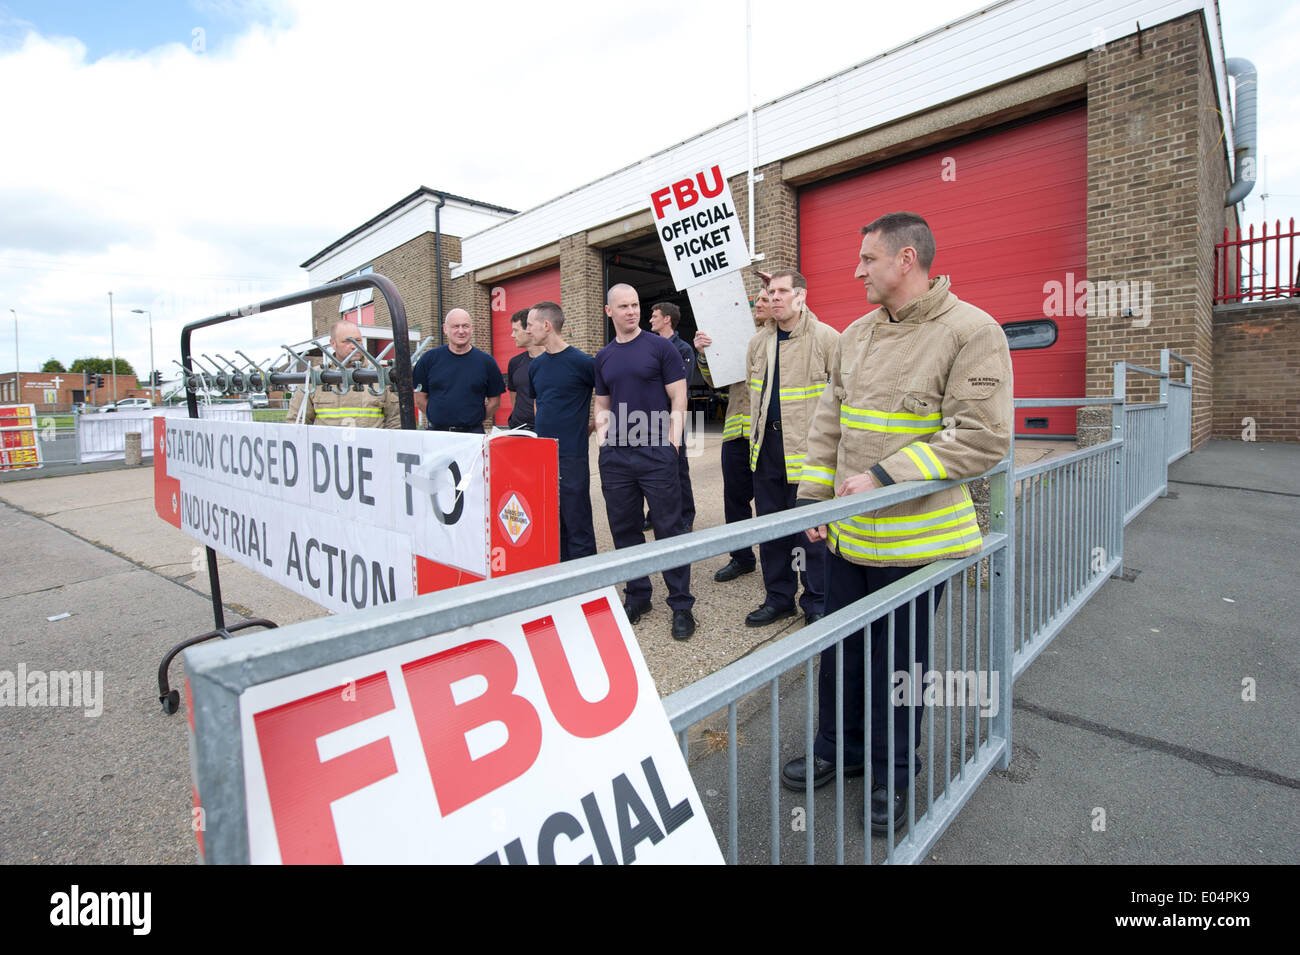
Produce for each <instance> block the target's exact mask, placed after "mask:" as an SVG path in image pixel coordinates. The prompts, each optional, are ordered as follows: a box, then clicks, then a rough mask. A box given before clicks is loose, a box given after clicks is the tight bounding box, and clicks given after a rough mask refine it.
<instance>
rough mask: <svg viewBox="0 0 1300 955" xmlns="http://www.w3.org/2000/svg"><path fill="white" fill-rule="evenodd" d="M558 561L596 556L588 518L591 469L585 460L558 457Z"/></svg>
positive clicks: (594, 533)
mask: <svg viewBox="0 0 1300 955" xmlns="http://www.w3.org/2000/svg"><path fill="white" fill-rule="evenodd" d="M559 463H560V560H576V559H577V558H579V557H590V556H591V555H592V554H594V553H596V528H595V526H594V524H593V523H592V518H591V467H590V465H589V463H588V461H587V456H586V455H585V454H583V455H574V456H571V457H561V458H560V459H559Z"/></svg>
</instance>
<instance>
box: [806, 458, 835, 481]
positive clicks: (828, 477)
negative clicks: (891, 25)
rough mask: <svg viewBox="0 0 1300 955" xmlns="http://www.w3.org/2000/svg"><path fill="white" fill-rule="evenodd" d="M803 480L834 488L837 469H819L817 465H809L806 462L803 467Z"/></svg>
mask: <svg viewBox="0 0 1300 955" xmlns="http://www.w3.org/2000/svg"><path fill="white" fill-rule="evenodd" d="M801 480H804V481H813V482H815V483H817V484H825V485H826V486H827V487H834V486H835V469H834V468H823V467H818V466H817V465H816V464H808V463H807V462H806V461H805V462H804V466H803V477H802V479H801Z"/></svg>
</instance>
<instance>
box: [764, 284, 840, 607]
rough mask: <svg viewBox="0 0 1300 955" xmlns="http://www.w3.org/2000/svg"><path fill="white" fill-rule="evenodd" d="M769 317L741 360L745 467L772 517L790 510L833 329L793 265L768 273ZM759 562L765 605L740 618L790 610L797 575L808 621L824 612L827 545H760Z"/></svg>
mask: <svg viewBox="0 0 1300 955" xmlns="http://www.w3.org/2000/svg"><path fill="white" fill-rule="evenodd" d="M768 294H769V296H770V297H771V309H772V319H773V321H771V322H769V323H768V324H767V325H766V326H764V328H763V329H762V330H761V331H760V332H759V333H758V334H757V335H755V336H754V337H753V339H751V340H750V343H749V351H748V356H747V360H746V366H747V368H748V373H747V374H748V378H749V386H750V392H749V394H750V400H751V408H750V416H749V418H750V430H749V466H750V470H751V471H753V473H754V510H755V511H757V512H758V513H759V514H774V513H776V512H777V511H783V510H787V509H789V508H791V507H794V503H795V491H796V490H797V488H798V484H799V479H800V477H801V476H802V474H803V468H804V458H805V454H806V451H807V444H808V425H809V422H810V421H811V420H812V415H813V409H814V408H816V407H817V401H818V399H819V398H820V397H821V395H822V392H823V391H825V390H826V384H827V381H828V379H829V378H830V368H831V356H832V355H833V354H834V352H835V343H836V342H837V341H838V340H839V333H838V332H836V331H835V329H833V328H831V327H830V326H829V325H823V324H822V323H821V322H820V321H818V320H817V316H816V315H814V314H813V313H812V312H810V311H809V310H808V309H807V308H806V307H805V299H806V297H807V294H808V283H807V281H806V280H805V279H804V277H803V276H802V275H800V274H799V273H798V272H795V271H793V270H791V269H781V270H777V271H774V272H773V273H772V275H771V278H770V280H769V284H768ZM758 554H759V560H760V561H761V562H762V564H763V587H764V589H765V595H764V598H763V604H762V606H760V607H759V608H758V609H757V610H755V611H753V612H752V613H750V614H749V616H748V617H746V618H745V624H746V625H747V626H751V627H761V626H764V625H766V624H769V623H772V622H773V621H775V620H779V619H781V618H783V617H789V616H793V615H794V613H795V594H796V592H797V590H798V587H797V584H798V578H797V576H796V574H797V573H801V574H802V577H803V595H802V597H801V599H800V606H801V607H802V609H803V612H804V619H805V620H806V621H807V622H808V623H812V622H814V621H816V620H817V619H818V618H819V617H821V616H822V614H823V613H825V610H826V608H825V585H824V581H825V576H826V574H825V568H826V548H825V546H824V545H823V544H822V543H821V542H820V541H816V542H813V543H809V542H807V541H804V540H803V539H802V538H800V537H799V536H798V535H791V536H789V537H784V538H780V539H778V540H775V541H764V542H762V543H760V544H759V545H758Z"/></svg>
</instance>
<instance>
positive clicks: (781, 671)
mask: <svg viewBox="0 0 1300 955" xmlns="http://www.w3.org/2000/svg"><path fill="white" fill-rule="evenodd" d="M1012 459H1013V458H1012V457H1010V456H1009V457H1008V458H1007V459H1005V460H1003V461H1002V462H1001V463H1000V464H998V465H997V466H996V467H995V468H993V469H992V470H991V471H990V472H989V473H988V475H987V476H988V477H989V479H990V492H991V493H990V497H991V503H990V512H991V518H990V532H989V534H988V535H986V536H985V538H984V546H983V549H982V551H981V552H980V553H979V554H975V555H972V556H970V557H966V558H961V559H956V560H938V561H935V562H934V563H932V564H929V565H927V566H925V567H922V568H919V569H918V570H917V571H915V572H913V573H911V574H909V575H908V576H906V577H904V578H903V579H902V580H899V581H896V582H895V583H893V584H890V585H888V586H886V587H884V588H883V589H881V590H879V591H877V592H875V593H873V594H871V595H869V596H867V597H865V598H863V599H862V600H860V601H858V602H857V603H855V604H853V605H851V606H849V607H846V608H844V609H843V610H840V611H837V612H836V613H833V614H829V615H828V616H827V617H825V618H824V619H823V620H820V621H818V622H817V623H815V624H813V625H812V626H809V627H804V628H803V629H801V630H799V631H796V632H795V633H794V634H792V635H790V636H788V637H785V638H784V639H782V640H781V641H780V642H778V643H776V644H773V645H771V646H767V647H763V648H761V649H760V650H758V651H756V652H755V653H753V654H750V655H749V656H747V657H745V658H744V659H742V660H739V661H737V662H735V663H732V664H731V665H729V666H727V667H724V668H723V669H721V670H719V671H718V672H716V673H713V674H711V675H710V676H707V677H705V678H703V679H702V680H699V681H697V682H696V683H693V684H692V685H690V686H688V687H686V688H685V689H683V690H679V691H678V692H676V693H673V694H672V695H670V696H668V697H666V698H665V699H664V701H663V705H664V710H665V711H666V712H667V714H668V717H669V720H670V721H671V723H672V727H673V730H674V731H675V732H677V734H678V738H679V740H680V742H681V746H682V753H683V755H684V756H686V757H687V758H688V760H689V759H690V756H691V749H690V732H689V731H690V729H691V728H692V727H694V726H696V725H697V724H699V723H701V722H703V721H706V720H708V718H709V717H710V715H711V714H714V713H715V712H717V711H719V709H720V708H722V707H725V710H726V729H725V735H724V733H723V731H712V730H707V729H706V733H705V735H703V736H702V737H698V738H697V739H705V740H707V741H708V743H709V745H710V746H712V745H714V744H716V743H717V741H720V740H723V741H725V743H726V763H727V765H726V770H725V782H723V785H724V787H725V792H726V795H727V806H726V810H727V811H726V817H725V819H726V825H725V829H724V827H723V826H722V823H721V821H720V820H719V819H718V818H717V816H716V814H711V815H710V820H711V821H712V822H713V824H714V827H715V831H716V832H717V834H718V836H719V839H720V841H721V842H722V843H723V844H724V846H725V847H726V854H727V860H728V862H731V863H732V864H736V863H738V862H740V861H742V852H743V851H745V847H744V846H743V841H744V839H743V837H742V833H741V831H740V820H741V819H742V818H745V819H746V820H755V819H764V820H766V823H767V824H766V826H765V827H764V826H757V827H755V826H752V825H747V826H746V832H745V836H748V838H749V840H750V841H751V842H753V843H758V847H757V849H755V848H754V847H753V846H751V847H749V852H748V853H747V854H746V855H745V858H744V861H746V862H757V861H763V862H771V863H773V864H776V863H779V862H780V861H781V858H782V855H781V853H782V844H783V842H786V843H788V842H790V841H791V837H792V836H793V837H794V838H793V841H795V842H800V841H801V842H802V843H803V845H802V848H803V855H804V860H805V861H806V862H807V863H809V864H813V863H815V862H817V861H826V862H831V861H833V862H835V863H843V862H845V861H846V860H850V861H856V860H859V859H860V860H861V861H862V862H865V863H870V862H873V861H877V860H876V854H877V853H879V856H880V858H879V861H885V862H892V863H900V862H901V863H908V862H917V861H919V860H920V859H921V858H923V857H924V855H925V853H926V852H928V851H929V849H930V847H931V846H933V845H934V843H935V841H937V840H938V838H939V837H940V836H941V835H942V834H943V832H944V830H945V829H947V827H948V825H949V824H950V823H951V822H952V820H953V819H954V818H955V817H956V815H957V813H958V812H959V811H960V809H961V807H962V806H963V805H965V803H966V800H967V799H969V798H970V796H971V794H972V793H973V792H974V791H975V789H976V787H978V786H979V784H980V782H981V781H982V780H983V779H984V777H985V776H986V775H987V774H988V772H989V770H991V769H993V768H994V767H997V768H1001V769H1005V768H1006V767H1007V766H1009V765H1010V758H1011V748H1010V747H1011V696H1010V686H1011V666H1010V664H1011V651H1012V646H1011V638H1012V614H1011V590H1010V584H1011V580H1012V574H1011V568H1012V565H1013V563H1014V554H1013V544H1014V539H1015V531H1014V528H1015V509H1014V507H1013V506H1010V505H1009V502H1010V501H1011V500H1012V490H1011V484H1012V476H1011V467H1010V462H1011V460H1012ZM941 483H943V484H950V483H951V482H941ZM935 487H936V485H935V483H934V482H930V483H929V484H928V485H927V486H926V489H927V490H928V491H933V490H934V489H935ZM878 493H879V491H870V492H867V494H864V495H861V497H862V499H863V500H867V499H868V498H869V495H872V494H878ZM816 507H817V509H818V510H820V509H821V507H822V505H817V506H816ZM813 510H814V509H813V508H812V507H807V508H799V510H798V512H799V514H800V516H804V517H805V521H807V518H808V517H813V516H814V513H813ZM743 523H745V524H749V523H752V522H750V521H746V522H743ZM729 526H731V527H739V526H740V524H733V525H729ZM945 590H946V592H947V595H948V599H947V601H946V603H944V605H943V606H944V612H943V613H942V614H939V613H938V609H937V608H938V606H939V604H940V599H941V597H942V595H943V593H944V591H945ZM920 614H924V615H925V618H926V619H925V623H926V626H925V627H924V631H925V634H926V635H925V636H924V639H925V641H926V652H925V653H924V655H923V657H921V658H918V650H919V649H920V647H919V646H918V642H917V641H918V639H920V638H921V634H920V629H921V628H920V627H919V626H918V615H920ZM864 627H866V628H870V629H871V630H872V631H873V632H872V639H871V640H863V641H861V642H862V644H863V647H862V651H861V655H862V663H861V666H862V682H863V686H864V696H863V701H862V712H861V723H862V727H863V732H862V737H863V741H864V744H865V749H866V752H865V754H864V759H863V764H864V767H865V768H866V769H867V770H869V768H870V767H871V765H872V748H873V745H874V744H873V732H872V730H873V718H874V719H879V718H880V716H881V711H882V710H883V715H884V719H885V721H886V727H885V732H884V738H885V741H886V743H885V745H886V754H885V756H886V758H885V759H884V760H883V763H884V765H885V766H887V767H893V766H894V765H895V762H896V758H897V757H898V755H899V754H898V753H897V751H896V746H895V742H894V727H895V724H896V721H897V720H899V719H906V718H907V717H908V716H910V715H912V714H913V711H914V709H921V714H920V717H921V718H920V720H917V719H915V718H913V719H909V720H908V727H907V739H908V746H907V752H915V751H917V750H918V748H919V750H920V754H921V760H922V763H923V764H924V767H925V768H924V770H923V773H922V775H920V776H918V777H917V779H916V783H915V784H914V785H912V786H910V787H908V791H907V796H906V803H907V816H906V830H907V834H906V835H905V836H904V837H903V838H902V839H901V840H899V841H897V842H895V837H894V832H893V830H889V831H887V832H886V833H885V834H884V838H883V840H882V843H883V844H882V845H881V846H880V847H879V849H877V848H876V847H874V846H873V840H872V839H871V838H868V837H867V836H866V833H867V832H869V831H870V829H869V828H868V827H869V824H870V822H869V804H870V800H869V799H868V798H867V797H868V794H869V793H870V787H868V786H867V785H865V783H864V782H854V783H852V784H846V782H845V772H844V766H845V757H844V740H845V726H844V723H845V713H844V709H845V707H844V706H843V705H833V706H831V707H830V709H832V710H833V711H834V713H835V733H834V736H835V741H836V746H835V764H836V767H837V771H836V774H835V780H834V789H833V796H831V795H829V794H827V795H823V796H821V797H820V798H819V797H818V796H817V795H816V794H814V791H813V785H812V780H811V778H808V777H807V774H805V777H806V778H805V786H804V790H803V792H802V793H796V794H795V795H794V797H791V796H789V795H785V794H783V793H782V791H781V788H780V784H779V773H780V768H781V764H782V763H783V762H784V761H785V760H786V759H789V758H793V757H796V756H799V755H810V754H812V752H813V739H814V734H815V721H814V715H813V714H814V710H816V709H818V703H817V701H816V699H815V696H814V689H813V683H814V667H813V663H814V660H815V659H817V658H818V657H820V660H821V666H822V668H823V673H824V671H825V668H826V667H827V666H833V668H834V675H833V679H832V680H828V679H827V678H826V677H825V676H822V677H820V687H819V690H820V692H825V691H826V689H827V687H828V684H833V689H834V699H835V701H836V704H839V703H840V701H842V700H843V699H844V671H845V655H846V650H845V644H846V638H850V639H851V638H852V637H853V635H854V634H855V632H857V631H860V630H862V629H863V628H864ZM902 635H905V636H906V640H907V649H906V653H905V657H904V658H903V659H899V657H898V654H897V649H901V647H896V640H897V639H898V638H899V637H900V636H902ZM936 654H937V655H936ZM922 664H926V665H925V667H924V668H925V671H926V672H925V673H922V672H920V667H921V665H922ZM873 665H875V666H876V667H882V668H883V672H884V674H886V675H887V676H888V684H889V686H890V698H891V699H890V700H889V701H888V702H889V703H890V704H891V705H883V703H884V702H885V701H876V705H877V707H879V708H880V709H879V710H877V711H876V712H875V713H874V714H873V700H872V691H873V688H872V679H871V674H872V670H873ZM939 673H942V674H943V675H944V680H943V682H942V683H940V684H939V686H938V690H939V691H940V692H942V694H943V705H940V706H934V705H925V706H924V708H921V707H920V703H921V702H922V701H924V691H925V687H926V685H930V684H929V679H930V677H931V675H932V674H939ZM958 673H960V674H961V677H960V681H958V679H957V678H956V676H955V675H956V674H958ZM950 674H951V675H953V676H952V678H951V679H949V675H950ZM787 675H794V676H796V677H798V678H801V680H802V683H803V690H804V692H803V694H802V695H803V701H802V707H801V709H802V718H801V719H800V718H796V719H795V720H793V721H792V720H790V719H789V717H788V715H787V716H786V717H785V724H784V725H783V722H782V720H783V717H782V713H783V710H784V711H786V712H787V713H788V710H789V709H795V710H796V711H798V710H799V709H800V707H799V706H798V704H797V703H792V704H790V705H787V706H785V707H783V705H782V702H781V684H782V678H783V677H786V676H787ZM900 675H901V676H902V677H903V678H902V679H900V678H899V676H900ZM981 681H983V682H981ZM949 687H953V688H954V689H955V690H956V692H953V693H948V692H947V691H948V689H949ZM787 689H788V687H787ZM764 691H765V692H764ZM755 695H756V696H757V699H755ZM764 697H765V699H766V709H767V721H766V724H767V725H766V735H767V739H766V743H767V745H766V747H757V746H752V747H748V749H747V757H748V763H749V765H748V766H747V767H745V768H746V769H747V772H746V773H745V776H746V778H755V777H757V778H763V779H764V781H765V785H764V786H763V787H762V790H763V791H764V792H765V797H762V796H760V795H759V792H758V790H757V789H746V790H745V791H744V792H743V793H742V787H741V786H740V784H739V780H740V777H741V771H742V767H741V765H740V749H742V747H741V746H740V740H741V739H742V738H745V739H750V738H752V737H754V736H756V735H758V734H759V733H760V732H761V731H762V729H761V727H760V726H759V720H758V717H757V715H755V716H753V717H751V718H750V719H749V720H747V721H746V736H745V737H741V736H740V735H738V734H739V715H738V714H739V710H740V708H741V707H742V705H743V704H744V702H745V701H746V700H748V701H749V702H750V703H751V704H758V706H759V707H760V708H762V701H763V698H764ZM918 697H919V698H918ZM895 703H897V704H898V705H893V704H895ZM821 709H822V712H825V709H826V708H825V707H822V708H821ZM938 711H941V712H942V714H943V721H942V728H941V729H938V728H937V727H936V721H937V716H936V713H937V712H938ZM854 715H857V714H856V713H855V714H854ZM918 723H919V724H920V725H918ZM751 727H752V728H751ZM797 727H801V728H802V733H801V734H799V735H795V733H794V732H793V730H794V729H796V728H797ZM954 734H955V735H954ZM783 741H784V743H785V746H784V747H783V745H782V743H783ZM783 748H784V749H785V751H786V752H785V755H784V756H783V755H782V749H783ZM940 767H941V768H940ZM719 768H720V767H719ZM699 771H700V768H699V766H698V765H697V766H696V767H694V768H693V773H696V774H698V773H699ZM718 775H721V773H718ZM874 782H875V783H876V784H877V785H883V786H885V788H886V797H887V805H890V806H892V805H893V802H894V790H895V780H894V773H893V772H887V778H886V779H884V780H875V781H874ZM922 784H923V785H924V790H923V792H918V790H920V789H921V786H922ZM850 787H851V789H852V792H851V793H849V792H848V790H849V788H850ZM708 791H709V790H707V789H706V790H705V792H706V793H707V792H708ZM846 796H848V797H849V798H846ZM783 799H784V803H785V805H784V806H783ZM792 800H793V802H792ZM763 801H766V803H767V805H766V807H763V806H762V805H761V803H762V802H763ZM850 802H851V804H852V807H853V812H854V813H855V814H856V817H857V822H859V823H861V830H860V831H861V835H859V829H858V827H857V826H854V827H853V828H851V829H850V828H849V827H847V826H846V825H845V816H846V810H847V806H848V805H849V803H850ZM819 803H820V806H819ZM786 808H788V809H790V810H791V811H792V812H793V813H794V814H795V815H796V816H797V818H798V822H799V827H798V828H797V829H790V830H789V831H787V827H786V821H787V819H788V818H789V816H790V814H788V813H786V812H785V811H784V810H785V809H786ZM819 808H820V810H821V811H822V812H824V813H831V814H832V818H833V825H832V826H831V837H830V839H829V840H823V843H822V845H821V846H819V845H818V844H817V839H816V832H817V829H816V824H817V822H816V820H817V816H818V810H819ZM795 833H804V835H803V836H802V837H799V836H797V835H795ZM764 844H765V845H766V852H764V851H763V845H764ZM819 850H820V851H819ZM819 856H820V857H821V858H820V859H819Z"/></svg>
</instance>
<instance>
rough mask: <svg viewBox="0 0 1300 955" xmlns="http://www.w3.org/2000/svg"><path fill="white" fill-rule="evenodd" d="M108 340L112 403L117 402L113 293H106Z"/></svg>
mask: <svg viewBox="0 0 1300 955" xmlns="http://www.w3.org/2000/svg"><path fill="white" fill-rule="evenodd" d="M108 340H109V342H110V344H111V346H112V349H113V404H115V405H116V404H117V333H116V332H114V331H113V293H112V292H109V293H108Z"/></svg>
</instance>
